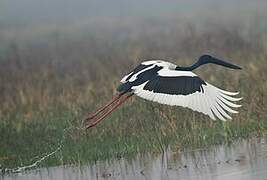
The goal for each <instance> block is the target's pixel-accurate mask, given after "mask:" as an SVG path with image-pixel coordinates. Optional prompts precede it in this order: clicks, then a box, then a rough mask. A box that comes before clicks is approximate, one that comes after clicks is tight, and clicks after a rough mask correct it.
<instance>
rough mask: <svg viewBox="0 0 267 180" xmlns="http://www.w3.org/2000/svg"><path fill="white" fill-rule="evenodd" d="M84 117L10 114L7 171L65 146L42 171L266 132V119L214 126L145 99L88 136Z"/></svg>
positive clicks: (4, 143)
mask: <svg viewBox="0 0 267 180" xmlns="http://www.w3.org/2000/svg"><path fill="white" fill-rule="evenodd" d="M160 111H166V112H167V114H165V115H166V116H168V117H169V118H170V117H172V118H174V119H168V118H167V117H166V116H165V115H164V116H162V115H161V114H160V113H159V112H160ZM81 114H82V113H78V115H77V114H76V113H72V112H71V111H64V110H63V109H61V110H60V111H56V112H53V111H52V112H48V113H36V114H34V115H32V117H33V119H32V120H31V121H30V123H27V122H22V121H21V119H20V118H21V117H23V114H20V113H14V114H10V115H9V116H8V117H7V118H8V119H5V120H4V121H1V124H0V127H1V129H0V134H1V142H0V146H1V149H0V164H1V166H2V168H14V167H17V166H22V165H28V164H31V163H32V162H34V160H36V159H38V157H41V156H43V155H45V154H47V153H49V152H52V151H54V150H55V149H56V148H57V147H58V146H59V144H60V143H62V145H63V147H62V149H61V150H60V151H58V152H57V153H55V154H54V155H53V156H51V157H49V158H47V159H46V160H45V161H43V162H41V163H40V164H39V166H52V165H62V164H83V163H88V162H91V163H92V162H95V161H97V160H105V159H110V158H120V157H128V158H131V157H133V156H134V155H135V154H137V153H140V152H141V153H142V152H160V151H162V150H163V149H165V148H166V147H167V146H171V147H172V148H173V149H174V150H178V149H184V148H198V147H207V146H209V145H213V144H221V143H231V142H232V141H233V140H235V139H237V138H247V137H249V136H261V135H262V134H264V133H265V132H266V130H267V123H266V121H265V120H260V119H259V120H249V121H241V120H240V121H237V120H233V121H229V122H222V121H211V120H210V119H208V118H207V117H205V116H203V115H201V114H199V113H193V112H192V111H190V110H187V109H181V108H178V109H177V108H170V107H167V106H162V105H157V104H156V105H155V104H153V103H150V102H147V101H144V100H141V99H136V100H134V101H132V102H129V103H127V104H126V105H125V106H124V107H123V108H121V109H120V110H119V111H117V112H115V113H114V114H113V115H112V116H110V118H108V119H107V120H106V121H104V122H103V123H101V124H99V125H98V126H97V127H96V128H92V129H89V130H87V131H85V130H82V129H78V128H75V127H80V122H81V121H80V119H81V118H79V117H81ZM133 114H134V115H133ZM21 122H22V123H21ZM64 129H65V131H64ZM61 141H62V142H61Z"/></svg>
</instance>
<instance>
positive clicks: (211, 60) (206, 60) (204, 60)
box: [197, 54, 242, 69]
mask: <svg viewBox="0 0 267 180" xmlns="http://www.w3.org/2000/svg"><path fill="white" fill-rule="evenodd" d="M207 63H212V64H217V65H221V66H224V67H227V68H231V69H242V68H241V67H239V66H237V65H234V64H231V63H229V62H227V61H225V60H221V59H218V58H216V57H213V56H211V55H208V54H204V55H202V56H200V57H199V59H198V62H197V66H201V65H203V64H207Z"/></svg>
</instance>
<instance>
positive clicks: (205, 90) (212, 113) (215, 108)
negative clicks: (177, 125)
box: [132, 69, 242, 121]
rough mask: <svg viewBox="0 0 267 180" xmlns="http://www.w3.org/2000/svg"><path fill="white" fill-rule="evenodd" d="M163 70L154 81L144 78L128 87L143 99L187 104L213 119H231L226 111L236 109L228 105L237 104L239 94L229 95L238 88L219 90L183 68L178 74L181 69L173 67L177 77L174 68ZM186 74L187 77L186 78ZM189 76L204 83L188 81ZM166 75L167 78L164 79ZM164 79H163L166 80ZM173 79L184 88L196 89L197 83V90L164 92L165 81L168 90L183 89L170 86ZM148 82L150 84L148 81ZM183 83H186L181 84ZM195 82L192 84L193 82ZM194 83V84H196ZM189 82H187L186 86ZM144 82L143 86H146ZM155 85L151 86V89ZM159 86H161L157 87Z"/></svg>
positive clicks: (177, 104) (172, 103)
mask: <svg viewBox="0 0 267 180" xmlns="http://www.w3.org/2000/svg"><path fill="white" fill-rule="evenodd" d="M163 71H164V73H162V72H160V71H159V73H158V74H159V75H161V76H158V77H159V78H158V79H157V80H156V81H155V82H151V81H147V82H145V83H143V84H141V85H139V86H134V87H132V89H133V92H134V93H135V94H136V95H137V96H139V97H141V98H144V99H147V100H151V101H155V102H158V103H161V104H168V105H172V106H174V105H175V106H182V107H187V108H190V109H192V110H194V111H198V112H201V113H204V114H206V115H208V116H209V117H210V118H211V119H214V120H215V119H216V117H217V118H219V119H221V120H223V121H225V120H226V119H232V118H231V117H230V116H229V115H228V112H230V113H238V112H237V111H236V110H233V109H232V108H238V107H240V106H241V105H237V104H235V103H234V102H236V101H239V100H241V99H242V98H236V97H232V96H235V95H237V94H239V92H228V91H224V90H221V89H219V88H217V87H215V86H213V85H211V84H209V83H206V82H204V81H202V80H201V79H200V78H199V77H197V76H196V75H195V74H194V73H192V72H191V73H192V74H190V75H189V74H188V73H189V72H186V73H185V74H186V76H183V75H182V72H183V71H180V72H179V71H178V72H177V71H176V72H177V77H175V71H171V70H166V69H164V70H163ZM167 71H170V72H171V73H170V74H171V77H168V75H167V74H168V72H167ZM183 77H185V78H186V80H182V81H181V78H183ZM188 77H189V78H188ZM190 77H192V78H193V77H194V78H198V79H200V80H201V81H202V83H204V84H199V82H198V81H195V80H194V81H193V80H192V82H190V81H191V80H190ZM160 78H165V79H160ZM168 78H169V79H168ZM175 78H177V79H178V78H179V79H180V80H179V82H183V83H182V84H181V83H180V84H178V83H177V82H178V81H177V79H175ZM166 79H167V81H168V82H167V83H166ZM172 82H173V83H176V84H177V86H181V85H184V86H187V90H188V88H190V87H193V88H195V89H196V87H197V86H198V85H199V86H201V87H199V91H195V92H190V93H188V94H179V93H178V94H174V93H172V94H171V93H170V94H168V92H167V91H168V85H171V86H170V88H172V91H174V90H178V91H185V89H181V87H174V86H175V85H173V84H171V83H172ZM149 83H150V84H149ZM185 83H186V84H185ZM193 83H195V84H193ZM196 83H197V85H196ZM188 84H189V86H188ZM146 85H147V86H146ZM148 85H149V88H150V89H149V90H148V88H147V87H148ZM153 88H155V90H154V89H153ZM160 88H161V89H160ZM157 90H159V91H160V90H164V91H165V92H159V91H157Z"/></svg>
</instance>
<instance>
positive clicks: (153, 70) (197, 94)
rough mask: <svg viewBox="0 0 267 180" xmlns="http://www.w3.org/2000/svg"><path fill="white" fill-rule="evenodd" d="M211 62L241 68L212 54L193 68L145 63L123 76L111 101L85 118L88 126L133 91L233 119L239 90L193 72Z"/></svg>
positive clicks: (154, 99) (140, 94)
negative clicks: (226, 87)
mask: <svg viewBox="0 0 267 180" xmlns="http://www.w3.org/2000/svg"><path fill="white" fill-rule="evenodd" d="M208 63H212V64H217V65H221V66H224V67H227V68H231V69H241V68H240V67H238V66H236V65H234V64H231V63H229V62H225V61H223V60H220V59H217V58H215V57H213V56H210V55H202V56H200V58H199V59H198V61H197V62H196V63H195V64H193V65H192V66H190V67H180V66H177V65H175V64H172V63H170V62H166V61H162V60H150V61H145V62H142V63H141V64H140V65H138V66H137V67H136V68H134V69H133V70H132V71H131V72H130V73H129V74H128V75H126V76H124V77H123V78H122V80H121V84H120V85H119V87H118V88H117V91H118V92H117V94H116V95H115V96H114V97H113V98H112V100H111V101H109V102H108V103H107V104H106V105H104V106H103V107H101V108H100V109H98V110H97V111H96V112H94V113H92V114H89V116H88V117H87V118H86V119H85V125H86V128H90V127H93V126H95V125H96V124H98V123H99V122H100V121H101V120H103V119H104V118H105V117H106V116H108V115H109V114H110V113H112V112H113V111H114V110H115V109H117V108H118V107H119V106H120V105H121V104H123V103H124V102H125V101H126V100H127V99H129V98H130V97H132V96H133V95H134V94H135V95H137V96H139V97H141V98H144V99H147V100H150V101H155V102H158V103H161V104H167V105H171V106H182V107H187V108H190V109H192V110H194V111H198V112H201V113H203V114H206V115H208V116H209V117H210V118H211V119H213V120H215V119H216V118H219V119H220V120H223V121H225V120H226V119H232V118H231V117H230V116H229V115H228V114H227V113H228V112H230V113H238V112H237V111H236V110H234V109H233V108H238V107H240V106H241V105H237V104H235V103H234V102H236V101H239V100H241V99H242V98H237V97H233V96H236V95H237V94H239V92H229V91H224V90H222V89H219V88H217V87H215V86H213V85H211V84H209V83H207V82H205V81H204V80H202V79H201V78H200V77H198V76H197V75H196V74H194V73H193V72H192V70H194V69H197V68H198V67H199V66H201V65H204V64H208Z"/></svg>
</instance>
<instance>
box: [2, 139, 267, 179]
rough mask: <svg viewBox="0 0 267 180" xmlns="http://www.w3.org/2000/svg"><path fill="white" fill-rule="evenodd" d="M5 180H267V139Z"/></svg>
mask: <svg viewBox="0 0 267 180" xmlns="http://www.w3.org/2000/svg"><path fill="white" fill-rule="evenodd" d="M0 178H2V179H4V180H24V179H25V180H35V179H42V180H53V179H55V180H63V179H64V180H73V179H75V180H83V179H92V180H101V179H116V180H119V179H121V180H123V179H130V180H133V179H140V180H141V179H144V180H159V179H164V180H172V179H183V180H187V179H188V180H189V179H190V180H194V179H198V180H202V179H203V180H209V179H212V180H214V179H217V180H226V179H227V180H232V179H233V180H239V179H240V180H246V179H260V180H262V179H267V140H266V139H250V140H242V141H238V142H235V143H233V144H232V145H230V146H226V145H220V146H214V147H211V148H209V149H198V150H194V151H191V150H185V151H182V152H180V151H178V150H177V151H175V150H173V149H172V150H170V149H166V151H164V152H163V153H161V154H139V155H137V156H136V157H135V158H134V159H131V160H127V159H123V158H122V159H119V160H112V161H105V162H103V161H102V162H97V163H95V164H93V165H83V166H80V167H74V166H64V167H63V166H59V167H49V168H40V169H36V170H31V171H26V172H23V173H17V174H7V175H4V176H2V177H0Z"/></svg>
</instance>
